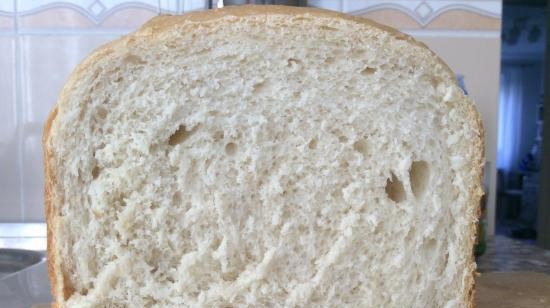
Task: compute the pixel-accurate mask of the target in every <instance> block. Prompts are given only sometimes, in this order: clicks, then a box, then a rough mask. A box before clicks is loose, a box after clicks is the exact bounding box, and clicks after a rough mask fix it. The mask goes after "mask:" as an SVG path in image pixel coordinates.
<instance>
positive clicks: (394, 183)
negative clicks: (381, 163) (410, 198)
mask: <svg viewBox="0 0 550 308" xmlns="http://www.w3.org/2000/svg"><path fill="white" fill-rule="evenodd" d="M386 194H387V195H388V197H389V198H390V199H391V200H392V201H394V202H398V203H399V202H401V201H403V200H405V197H406V195H405V188H404V187H403V182H401V181H400V180H399V179H398V178H397V177H396V176H395V174H393V172H392V174H391V179H388V180H387V181H386Z"/></svg>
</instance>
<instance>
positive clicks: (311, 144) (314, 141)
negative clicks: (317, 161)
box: [307, 138, 317, 150]
mask: <svg viewBox="0 0 550 308" xmlns="http://www.w3.org/2000/svg"><path fill="white" fill-rule="evenodd" d="M307 147H308V148H309V149H311V150H315V149H316V148H317V139H315V138H313V139H311V141H310V142H309V143H308V145H307Z"/></svg>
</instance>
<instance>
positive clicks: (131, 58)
mask: <svg viewBox="0 0 550 308" xmlns="http://www.w3.org/2000/svg"><path fill="white" fill-rule="evenodd" d="M122 63H125V64H134V65H135V64H144V63H145V61H143V59H141V58H140V57H139V56H136V55H132V54H130V55H126V57H124V58H123V59H122Z"/></svg>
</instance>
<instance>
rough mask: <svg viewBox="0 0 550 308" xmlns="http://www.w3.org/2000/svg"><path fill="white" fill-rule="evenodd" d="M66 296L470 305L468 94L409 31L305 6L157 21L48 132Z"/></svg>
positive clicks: (97, 303) (89, 63)
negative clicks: (412, 37) (400, 31)
mask: <svg viewBox="0 0 550 308" xmlns="http://www.w3.org/2000/svg"><path fill="white" fill-rule="evenodd" d="M44 147H45V163H46V176H47V178H46V181H47V184H46V202H47V220H48V229H49V234H48V236H49V247H48V253H49V262H50V276H51V280H52V284H53V287H52V290H53V293H54V296H55V298H56V301H57V303H58V304H59V305H60V306H61V307H152V306H154V307H187V306H190V307H469V306H471V305H472V303H471V300H472V295H473V271H474V270H475V263H474V262H473V259H472V246H473V241H474V237H475V233H474V226H475V222H476V220H477V202H478V200H479V197H480V194H481V189H480V174H481V165H482V159H483V150H482V149H483V146H482V129H481V125H480V121H479V116H478V114H477V112H476V111H475V109H474V107H473V103H472V102H471V101H470V100H469V99H468V98H467V97H465V96H464V94H463V93H462V91H461V90H460V89H459V88H458V86H457V85H456V83H455V80H454V77H453V75H452V73H451V72H450V71H449V70H448V68H447V67H446V65H445V64H444V63H442V62H441V61H440V60H439V59H438V58H437V57H436V56H435V55H434V54H433V53H432V52H431V51H429V50H428V49H427V48H425V47H424V46H422V45H420V44H419V43H417V42H415V41H414V40H412V39H411V38H409V37H407V36H405V35H403V34H400V33H398V32H395V31H391V30H388V29H385V28H382V27H380V26H378V25H375V24H373V23H371V22H369V21H366V20H363V19H356V18H352V17H347V16H345V15H340V14H336V13H331V12H327V11H321V10H313V9H298V8H282V7H245V8H236V9H223V10H216V11H211V12H203V13H193V14H188V15H184V16H171V17H158V18H155V19H154V20H153V21H151V22H149V23H148V24H147V25H145V26H144V27H143V28H142V29H141V30H139V31H138V32H136V33H134V34H131V35H129V36H126V37H123V38H122V39H120V40H117V41H115V42H113V43H111V44H109V45H107V46H105V47H103V48H101V49H99V50H98V51H96V52H95V53H93V54H92V55H91V56H90V57H89V58H88V59H87V60H85V61H84V62H83V63H82V64H81V65H80V66H79V67H78V68H77V69H76V71H75V72H74V73H73V75H72V76H71V78H70V80H69V81H68V83H67V85H66V86H65V88H64V90H63V92H62V94H61V97H60V99H59V102H58V104H57V106H56V109H55V110H54V112H53V113H52V116H51V118H50V121H49V122H48V124H47V126H46V130H45V136H44Z"/></svg>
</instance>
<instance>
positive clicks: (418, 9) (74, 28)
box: [0, 0, 501, 229]
mask: <svg viewBox="0 0 550 308" xmlns="http://www.w3.org/2000/svg"><path fill="white" fill-rule="evenodd" d="M229 2H233V3H247V2H248V3H250V2H265V3H268V2H273V3H277V2H280V1H277V0H273V1H269V0H268V1H248V0H241V1H226V3H229ZM283 2H284V1H283ZM291 2H292V1H291ZM294 2H296V3H299V4H302V5H303V4H307V5H310V6H316V7H321V8H328V9H333V10H338V11H342V12H346V13H350V14H354V15H360V16H365V17H368V18H371V19H374V20H375V21H378V22H381V23H384V24H387V25H390V26H393V27H396V28H399V29H401V30H404V31H405V32H406V33H409V34H411V35H413V36H415V37H416V38H417V39H418V40H421V41H423V42H424V43H426V44H427V45H428V46H430V47H431V48H433V49H434V50H436V51H437V52H438V53H439V54H440V56H442V58H443V59H444V60H445V61H447V62H448V63H449V64H450V65H451V67H452V68H453V69H454V70H455V71H457V72H460V73H463V74H464V75H465V79H466V86H467V87H468V89H469V90H470V92H471V95H472V97H473V98H474V100H475V101H476V103H477V104H478V108H479V110H480V112H481V114H482V117H483V120H484V124H485V128H486V141H487V142H486V143H487V147H486V152H487V160H490V161H494V158H495V157H496V154H495V153H496V114H498V112H497V95H498V65H499V46H500V16H501V1H499V0H480V1H478V0H476V1H472V0H454V1H449V0H307V1H305V0H301V1H294ZM209 3H218V1H210V0H134V1H128V0H0V222H34V221H43V220H44V210H43V208H44V206H43V170H42V169H43V166H42V150H41V143H40V142H41V135H42V126H43V123H44V121H45V119H46V117H47V114H48V112H49V110H50V109H51V107H52V106H53V105H54V104H55V102H56V100H57V97H58V94H59V90H60V89H61V87H62V85H63V84H64V83H65V80H66V79H67V76H68V75H69V74H70V72H71V71H72V70H73V69H74V67H75V65H76V64H78V63H79V62H80V61H81V60H82V59H83V58H84V57H85V56H86V55H88V54H89V53H90V52H91V51H92V50H93V49H95V48H97V47H98V46H100V45H102V44H104V43H106V42H108V41H111V40H113V39H115V38H117V37H119V36H121V35H123V34H126V33H128V32H130V31H132V30H134V29H136V28H137V27H139V26H140V25H141V24H143V23H144V22H145V21H147V20H148V19H150V18H151V17H153V16H155V15H158V14H160V13H162V14H179V13H183V12H186V11H193V10H203V9H206V8H208V7H209ZM491 173H493V174H494V170H492V171H491ZM491 178H496V177H494V176H492V177H491ZM493 181H494V180H493ZM491 187H494V183H492V184H491ZM490 191H491V193H490V198H489V203H490V205H489V216H490V217H491V216H492V215H493V216H494V191H495V190H494V189H490ZM490 221H491V219H490ZM489 224H490V228H489V229H492V226H491V222H489Z"/></svg>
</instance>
